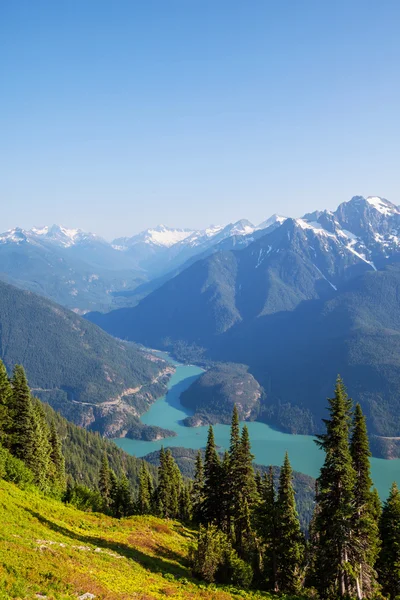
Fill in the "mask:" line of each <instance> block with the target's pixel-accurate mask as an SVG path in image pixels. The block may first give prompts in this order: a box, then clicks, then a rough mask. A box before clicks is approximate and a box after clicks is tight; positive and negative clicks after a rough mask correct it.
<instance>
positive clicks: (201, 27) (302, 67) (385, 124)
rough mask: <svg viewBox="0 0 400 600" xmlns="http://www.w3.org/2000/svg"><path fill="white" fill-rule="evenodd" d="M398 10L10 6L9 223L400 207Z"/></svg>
mask: <svg viewBox="0 0 400 600" xmlns="http://www.w3.org/2000/svg"><path fill="white" fill-rule="evenodd" d="M399 22H400V2H399V1H398V0H376V1H371V0H362V1H361V0H360V1H359V0H345V1H342V0H326V1H325V0H324V1H321V0H317V1H314V0H57V1H56V2H55V1H54V0H34V1H32V0H2V1H1V2H0V198H1V213H0V230H1V231H5V230H6V229H8V228H12V227H15V226H17V225H18V226H21V227H25V228H28V227H32V226H33V225H42V224H51V223H60V224H63V225H65V226H68V227H80V228H82V229H84V230H89V231H93V232H96V233H99V234H100V235H103V236H104V237H106V238H108V239H112V238H113V237H116V236H119V235H132V234H134V233H136V232H138V231H140V230H142V229H145V228H147V227H149V226H154V225H156V224H158V223H164V224H165V225H168V226H176V227H189V228H203V227H206V226H207V225H209V224H211V223H214V224H220V223H221V224H225V223H229V222H233V221H236V220H238V219H240V218H247V219H249V220H251V221H252V222H254V223H255V224H258V223H259V222H261V221H263V220H264V219H265V218H267V217H268V216H270V215H271V214H273V213H275V212H278V213H281V214H285V215H290V216H300V215H301V214H303V213H305V212H309V211H312V210H315V209H323V208H328V209H334V208H336V206H337V205H338V204H339V203H340V202H343V201H346V200H349V199H350V198H351V197H352V196H354V195H364V196H368V195H380V196H383V197H386V198H387V199H389V200H391V201H392V202H394V203H395V204H400V178H399V158H400V156H399V154H400V153H399V143H400V118H399V107H400V36H399Z"/></svg>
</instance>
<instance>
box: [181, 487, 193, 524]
mask: <svg viewBox="0 0 400 600" xmlns="http://www.w3.org/2000/svg"><path fill="white" fill-rule="evenodd" d="M178 516H179V519H180V520H181V521H183V522H184V523H189V522H190V521H191V520H192V517H193V505H192V498H191V487H190V484H186V485H182V486H181V491H180V495H179V515H178Z"/></svg>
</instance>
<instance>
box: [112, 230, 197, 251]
mask: <svg viewBox="0 0 400 600" xmlns="http://www.w3.org/2000/svg"><path fill="white" fill-rule="evenodd" d="M192 233H194V232H193V231H192V230H190V229H172V228H171V227H166V226H165V225H157V227H154V228H152V229H146V230H145V231H142V232H141V233H138V234H137V235H134V236H133V237H123V238H117V239H115V240H114V241H113V242H112V245H113V247H114V248H115V249H117V250H120V251H126V250H129V249H130V248H132V247H133V246H136V245H137V244H148V245H154V246H161V247H164V248H170V247H171V246H173V245H174V244H177V243H179V242H181V241H182V240H185V239H186V238H188V237H189V236H190V235H191V234H192Z"/></svg>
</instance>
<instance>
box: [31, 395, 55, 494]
mask: <svg viewBox="0 0 400 600" xmlns="http://www.w3.org/2000/svg"><path fill="white" fill-rule="evenodd" d="M32 412H33V417H32V419H33V436H34V449H33V460H32V464H31V465H30V469H31V470H32V471H33V474H34V481H35V484H36V485H37V486H38V488H39V489H41V490H43V491H46V492H49V491H50V488H51V485H52V471H53V468H52V464H51V450H52V448H51V444H50V430H49V427H48V425H47V421H46V417H45V415H44V412H43V408H42V405H41V404H40V402H39V401H34V402H33V403H32Z"/></svg>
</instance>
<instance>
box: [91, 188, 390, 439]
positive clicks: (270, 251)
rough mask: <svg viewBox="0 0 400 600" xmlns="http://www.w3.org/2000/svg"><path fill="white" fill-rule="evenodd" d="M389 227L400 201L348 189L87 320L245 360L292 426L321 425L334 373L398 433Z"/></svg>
mask: <svg viewBox="0 0 400 600" xmlns="http://www.w3.org/2000/svg"><path fill="white" fill-rule="evenodd" d="M350 228H352V229H350ZM397 228H399V230H400V213H399V210H398V208H397V207H396V206H394V205H392V204H390V203H389V202H387V201H385V200H382V199H379V198H369V199H364V198H359V197H356V198H354V199H353V200H352V201H350V202H348V203H346V204H344V205H341V206H339V208H338V210H337V211H336V212H335V213H328V212H323V213H314V214H312V215H306V216H305V217H304V218H303V219H287V220H285V221H284V222H283V223H282V224H280V225H279V226H278V227H276V228H275V229H273V230H272V231H270V232H269V233H266V234H265V235H263V236H261V237H260V238H259V239H256V240H254V241H253V242H252V243H250V244H249V245H248V246H247V247H245V248H244V249H242V250H228V251H226V250H224V251H220V252H216V253H214V254H212V255H211V256H208V257H206V258H204V259H202V260H199V261H197V262H195V263H194V264H192V265H191V266H189V267H188V268H187V269H185V270H184V271H183V272H181V273H180V274H178V275H177V276H176V277H174V278H172V279H170V280H169V281H167V282H166V283H164V285H162V286H161V287H160V288H159V289H157V290H155V291H153V292H152V293H151V294H150V295H149V296H148V297H146V298H145V299H143V300H142V301H141V302H140V303H139V305H138V306H136V307H135V308H133V309H124V310H119V311H113V312H111V313H109V314H107V315H100V314H92V315H90V316H89V318H90V319H91V320H93V321H95V322H96V323H98V324H99V325H100V326H101V327H103V328H104V329H106V331H108V332H110V333H112V334H113V335H116V336H118V337H122V338H126V339H132V340H137V341H140V342H143V343H145V344H150V345H153V346H159V347H160V346H167V347H170V348H173V347H174V345H175V344H176V343H177V342H179V341H182V340H183V341H185V342H186V343H188V344H197V345H199V346H202V347H204V348H205V349H206V356H207V357H208V358H211V359H213V360H219V361H231V362H237V363H243V364H245V365H249V367H250V372H251V374H252V375H254V377H255V378H256V379H257V381H258V382H259V383H260V384H261V385H262V386H263V388H264V392H265V398H263V401H262V407H261V414H262V415H263V417H264V418H265V419H266V420H268V421H270V422H272V423H275V424H276V425H278V426H280V427H283V428H285V429H287V430H289V431H296V432H305V433H311V432H315V431H316V430H317V429H318V427H319V422H320V418H321V416H322V415H323V414H324V410H325V405H326V396H327V395H328V394H329V393H330V391H331V390H332V389H333V386H334V382H335V378H336V375H337V373H338V372H340V373H341V375H342V376H343V377H344V379H345V381H346V383H347V386H348V388H349V392H350V394H351V395H353V396H354V399H355V400H357V401H361V403H362V404H363V407H364V410H365V411H366V413H367V417H368V420H369V426H370V428H371V430H372V432H374V433H377V434H381V435H388V436H390V435H397V434H398V431H399V429H400V405H399V403H398V400H397V399H398V398H399V397H400V360H399V359H398V356H400V353H399V352H398V350H400V348H398V344H399V342H398V340H399V337H398V336H399V331H400V318H399V314H400V313H399V298H400V294H399V285H400V269H399V266H398V260H399V257H400V254H399V252H398V237H397V231H398V229H397Z"/></svg>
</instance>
